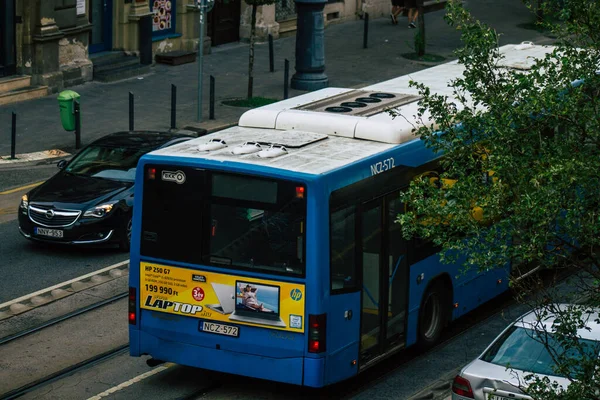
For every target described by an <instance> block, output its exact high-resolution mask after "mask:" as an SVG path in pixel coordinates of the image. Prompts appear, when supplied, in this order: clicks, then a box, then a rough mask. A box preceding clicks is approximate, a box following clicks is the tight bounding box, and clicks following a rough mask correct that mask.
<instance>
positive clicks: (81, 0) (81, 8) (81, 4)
mask: <svg viewBox="0 0 600 400" xmlns="http://www.w3.org/2000/svg"><path fill="white" fill-rule="evenodd" d="M86 1H87V0H77V15H85V3H86Z"/></svg>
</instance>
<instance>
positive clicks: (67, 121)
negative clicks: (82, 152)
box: [57, 90, 81, 131]
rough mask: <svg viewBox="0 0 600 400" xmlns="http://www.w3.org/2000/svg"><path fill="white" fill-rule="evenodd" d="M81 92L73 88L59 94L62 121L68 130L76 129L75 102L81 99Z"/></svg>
mask: <svg viewBox="0 0 600 400" xmlns="http://www.w3.org/2000/svg"><path fill="white" fill-rule="evenodd" d="M80 97H81V96H79V93H77V92H74V91H72V90H64V91H62V92H60V93H59V94H58V97H57V99H58V107H59V109H60V122H62V126H63V128H65V130H66V131H74V130H75V113H74V112H73V111H74V106H73V102H74V101H75V100H77V101H79V98H80Z"/></svg>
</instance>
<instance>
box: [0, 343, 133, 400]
mask: <svg viewBox="0 0 600 400" xmlns="http://www.w3.org/2000/svg"><path fill="white" fill-rule="evenodd" d="M128 349H129V344H124V345H120V346H118V347H116V348H113V349H111V350H109V351H106V352H104V353H102V354H98V355H96V356H94V357H91V358H88V359H87V360H84V361H81V362H79V363H77V364H74V365H71V366H69V367H67V368H63V369H62V370H60V371H57V372H55V373H52V374H50V375H48V376H45V377H43V378H40V379H37V380H35V381H33V382H31V383H28V384H27V385H25V386H22V387H20V388H17V389H14V390H11V391H10V392H8V393H5V394H3V395H2V397H0V400H12V399H16V398H19V397H21V396H24V395H25V394H27V393H29V392H32V391H34V390H37V389H40V388H42V387H44V386H47V385H49V384H51V383H53V382H56V381H59V380H61V379H64V378H66V377H68V376H70V375H73V374H75V373H77V372H81V371H83V370H85V369H88V368H91V367H93V366H94V365H96V364H99V363H101V362H103V361H105V360H108V359H110V358H112V357H115V356H118V355H120V354H123V353H125V352H126V351H127V350H128Z"/></svg>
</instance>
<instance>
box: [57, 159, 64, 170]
mask: <svg viewBox="0 0 600 400" xmlns="http://www.w3.org/2000/svg"><path fill="white" fill-rule="evenodd" d="M65 165H67V160H60V161H59V162H57V163H56V166H57V167H58V169H63V168H64V167H65Z"/></svg>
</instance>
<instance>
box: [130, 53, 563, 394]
mask: <svg viewBox="0 0 600 400" xmlns="http://www.w3.org/2000/svg"><path fill="white" fill-rule="evenodd" d="M500 50H501V52H503V53H504V54H505V55H506V60H507V63H509V64H510V63H516V64H518V66H519V68H523V64H524V63H527V62H528V61H527V60H528V59H529V58H530V57H539V56H543V54H545V53H546V52H549V51H551V48H548V47H541V46H533V45H526V46H513V45H509V46H504V47H502V48H501V49H500ZM509 67H510V65H509ZM461 73H462V67H461V66H460V65H459V64H458V63H456V62H450V63H446V64H443V65H439V66H436V67H433V68H430V69H427V70H423V71H420V72H417V73H414V74H413V75H412V76H410V77H409V76H403V77H399V78H396V79H392V80H390V81H386V82H382V83H379V84H376V85H372V86H368V87H365V88H362V89H341V88H327V89H323V90H319V91H315V92H312V93H307V94H305V95H301V96H298V97H296V98H292V99H287V100H284V101H280V102H278V103H275V104H271V105H268V106H265V107H261V108H258V109H254V110H251V111H248V112H246V113H245V114H244V115H243V116H242V117H241V118H240V121H239V124H238V126H235V127H231V128H228V129H225V130H221V131H218V132H215V133H212V134H209V135H205V136H202V137H199V138H197V139H194V140H191V141H187V142H185V143H181V144H178V145H175V146H172V147H169V148H167V149H161V150H157V151H154V152H152V153H149V154H147V155H145V156H143V157H142V159H141V160H140V162H139V164H138V168H137V172H136V173H137V175H136V185H135V205H134V218H133V232H132V242H131V259H130V266H131V267H130V276H129V282H130V285H129V286H130V289H129V290H130V292H129V294H130V295H129V324H130V325H129V339H130V354H131V355H132V356H141V355H150V356H151V357H152V358H153V359H154V360H156V362H161V361H168V362H173V363H177V364H182V365H187V366H193V367H199V368H204V369H209V370H214V371H221V372H226V373H233V374H239V375H244V376H249V377H256V378H262V379H268V380H273V381H279V382H285V383H290V384H296V385H304V386H309V387H317V388H318V387H324V386H327V385H330V384H333V383H336V382H340V381H342V380H345V379H348V378H351V377H353V376H355V375H357V374H358V373H360V372H361V371H363V370H365V369H367V368H368V367H370V366H372V365H375V364H376V363H377V362H379V361H381V360H382V359H384V358H386V357H389V356H391V355H393V354H396V353H397V352H399V351H401V350H402V349H406V348H408V347H410V346H413V345H422V346H423V347H428V346H432V345H433V344H435V343H436V342H437V341H438V340H439V338H440V335H441V333H442V330H443V329H444V327H445V326H446V325H447V324H448V323H450V322H451V321H452V320H454V319H456V318H458V317H460V316H462V315H464V314H465V313H467V312H469V311H471V310H473V309H475V308H476V307H478V306H479V305H481V304H483V303H485V302H487V301H489V300H491V299H493V298H495V297H496V296H498V295H500V294H501V293H503V292H504V291H506V290H507V289H508V275H509V273H510V266H507V268H506V269H504V270H493V271H488V272H479V271H477V270H476V268H473V269H471V270H470V271H468V272H466V273H462V272H461V271H462V267H461V265H460V264H442V263H441V262H440V259H439V256H438V254H437V251H438V250H439V249H437V248H435V247H434V246H433V245H432V243H431V242H430V241H428V240H425V239H420V238H414V239H412V240H405V239H404V238H403V236H402V234H401V230H400V225H399V224H397V223H395V220H396V218H397V216H398V214H401V213H402V212H404V211H405V209H406V207H407V206H410V205H406V204H403V203H402V202H401V201H400V197H399V194H400V193H401V192H402V191H403V190H405V189H406V188H407V187H408V185H409V183H410V182H411V180H413V179H415V178H416V177H418V176H422V175H423V174H435V173H436V172H439V157H440V155H439V154H434V153H433V152H432V151H430V150H429V149H427V148H426V147H425V146H424V145H423V142H422V141H420V140H419V139H418V138H416V137H415V136H414V134H413V133H412V127H413V125H412V124H413V123H414V117H411V116H413V115H416V110H417V107H418V100H419V97H418V94H417V92H416V91H415V89H414V88H411V87H410V86H409V81H410V80H411V79H414V80H416V81H420V82H423V83H425V84H426V85H428V86H429V87H431V89H432V91H436V92H438V93H448V94H450V93H451V91H450V89H449V88H448V87H447V82H449V80H450V79H453V78H456V77H458V76H460V74H461ZM389 109H394V110H396V111H397V112H398V113H400V114H402V115H403V116H404V117H403V118H395V119H394V118H393V117H392V116H391V115H390V113H389V112H387V110H389ZM411 118H413V119H412V120H411Z"/></svg>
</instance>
